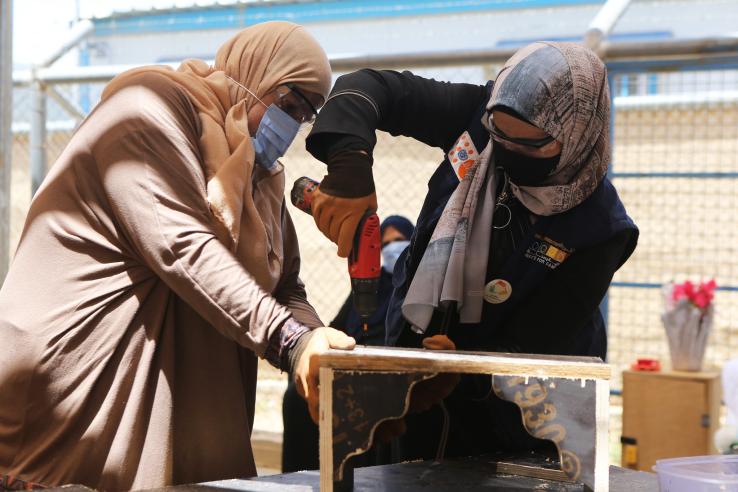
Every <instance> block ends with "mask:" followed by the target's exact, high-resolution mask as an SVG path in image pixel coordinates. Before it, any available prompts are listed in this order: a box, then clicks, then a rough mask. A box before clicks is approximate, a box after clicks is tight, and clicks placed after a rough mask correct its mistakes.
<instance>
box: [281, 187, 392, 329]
mask: <svg viewBox="0 0 738 492" xmlns="http://www.w3.org/2000/svg"><path fill="white" fill-rule="evenodd" d="M318 186H320V183H318V182H317V181H315V180H313V179H310V178H308V177H302V178H300V179H298V180H297V181H295V184H294V186H293V187H292V192H291V193H290V198H291V199H292V204H293V205H294V206H295V207H297V208H299V209H300V210H302V211H303V212H306V213H308V214H310V215H312V208H311V206H312V202H313V193H314V192H315V190H316V189H317V188H318ZM380 255H381V239H380V237H379V217H378V216H377V214H376V213H374V212H372V211H370V210H367V212H366V213H365V214H364V216H363V217H362V218H361V221H360V222H359V225H358V226H357V228H356V234H355V235H354V242H353V245H352V247H351V253H350V254H349V257H348V271H349V277H350V278H351V293H352V297H353V299H354V309H356V312H357V313H358V314H359V317H360V318H361V322H362V324H363V325H364V332H366V331H367V327H368V326H367V325H368V320H369V316H371V315H372V314H373V313H374V311H376V310H377V295H378V293H379V276H380V272H381V270H380V264H379V258H380Z"/></svg>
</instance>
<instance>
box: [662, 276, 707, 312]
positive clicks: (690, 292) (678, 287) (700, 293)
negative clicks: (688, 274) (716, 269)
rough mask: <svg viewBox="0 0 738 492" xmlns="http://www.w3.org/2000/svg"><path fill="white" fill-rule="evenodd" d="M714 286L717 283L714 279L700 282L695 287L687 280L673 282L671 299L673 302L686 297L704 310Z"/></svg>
mask: <svg viewBox="0 0 738 492" xmlns="http://www.w3.org/2000/svg"><path fill="white" fill-rule="evenodd" d="M716 288H717V283H716V282H715V279H712V280H710V281H708V282H700V283H699V285H698V286H697V288H696V289H695V285H694V284H693V283H692V282H690V281H689V280H687V281H685V282H684V283H682V284H674V288H673V289H672V291H671V299H672V301H674V302H679V301H681V300H682V299H687V300H688V301H689V302H690V303H692V304H694V305H695V306H697V307H698V308H700V309H702V310H705V309H707V307H708V306H709V305H710V303H712V300H713V298H714V297H715V289H716Z"/></svg>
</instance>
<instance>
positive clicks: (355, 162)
mask: <svg viewBox="0 0 738 492" xmlns="http://www.w3.org/2000/svg"><path fill="white" fill-rule="evenodd" d="M372 163H373V159H372V156H371V155H370V154H369V153H368V152H365V151H362V150H356V151H353V150H349V151H343V152H338V153H335V154H332V155H331V156H330V157H329V158H328V159H327V161H326V164H327V165H328V174H326V175H325V176H324V177H323V180H322V181H321V182H320V187H319V188H318V189H317V190H315V192H314V195H313V201H312V204H311V206H310V208H311V211H312V214H313V218H314V219H315V224H316V225H317V226H318V229H320V232H322V233H323V234H325V236H326V237H327V238H328V239H330V240H331V241H333V242H334V243H336V244H337V245H338V256H340V257H342V258H346V257H347V256H348V255H349V253H350V252H351V246H352V243H353V239H354V234H356V227H357V226H358V225H359V221H361V218H362V217H363V216H364V214H365V213H366V212H367V211H371V212H376V210H377V194H376V193H375V191H374V178H373V176H372Z"/></svg>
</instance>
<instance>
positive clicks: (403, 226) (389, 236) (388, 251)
mask: <svg viewBox="0 0 738 492" xmlns="http://www.w3.org/2000/svg"><path fill="white" fill-rule="evenodd" d="M414 230H415V226H413V223H412V222H410V220H408V219H407V218H405V217H402V216H400V215H390V216H389V217H387V218H386V219H384V221H383V222H382V224H381V226H380V233H381V236H382V274H381V277H380V279H379V296H378V297H379V298H378V300H377V301H378V302H377V306H378V307H377V310H376V311H375V312H374V314H372V316H371V317H370V318H369V322H368V323H367V324H368V328H367V331H366V332H364V329H363V326H362V322H361V319H359V315H358V313H357V312H356V310H355V309H354V304H353V299H352V297H351V294H349V296H348V297H347V298H346V302H344V303H343V306H341V309H340V310H339V311H338V314H336V317H335V318H333V321H331V322H330V323H329V326H332V327H333V328H336V329H338V330H341V331H343V332H344V333H346V334H347V335H349V336H351V337H353V338H354V339H355V340H356V343H357V344H361V345H385V334H386V331H385V318H386V317H387V308H388V306H389V301H390V297H391V296H392V272H393V271H394V269H395V263H396V262H397V259H398V258H399V257H400V255H401V254H402V252H403V251H405V248H407V247H408V245H409V244H410V238H411V237H412V235H413V231H414Z"/></svg>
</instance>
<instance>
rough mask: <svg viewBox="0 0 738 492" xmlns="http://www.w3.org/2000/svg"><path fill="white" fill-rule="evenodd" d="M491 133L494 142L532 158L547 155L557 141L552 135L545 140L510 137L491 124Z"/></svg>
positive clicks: (544, 138)
mask: <svg viewBox="0 0 738 492" xmlns="http://www.w3.org/2000/svg"><path fill="white" fill-rule="evenodd" d="M489 133H490V135H491V136H492V140H494V141H496V142H497V143H499V144H501V145H503V146H504V147H505V148H507V149H508V150H511V151H513V152H519V153H521V154H525V155H530V156H534V155H540V154H547V152H548V151H549V150H550V149H551V148H552V147H554V146H555V145H556V139H555V138H553V137H552V136H551V135H546V136H545V137H543V138H514V137H508V136H507V135H505V134H504V133H503V132H502V131H501V130H499V129H498V128H497V127H496V126H494V123H491V124H490V128H489Z"/></svg>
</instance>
